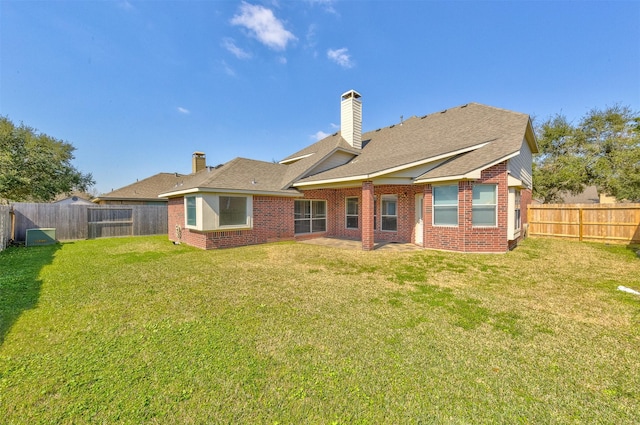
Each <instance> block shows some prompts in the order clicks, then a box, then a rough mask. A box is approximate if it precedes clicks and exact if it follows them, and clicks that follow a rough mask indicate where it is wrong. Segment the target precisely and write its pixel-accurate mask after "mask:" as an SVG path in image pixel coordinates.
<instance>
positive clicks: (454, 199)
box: [433, 183, 458, 226]
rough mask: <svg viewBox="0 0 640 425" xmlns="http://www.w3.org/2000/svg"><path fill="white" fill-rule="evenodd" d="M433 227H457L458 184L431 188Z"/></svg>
mask: <svg viewBox="0 0 640 425" xmlns="http://www.w3.org/2000/svg"><path fill="white" fill-rule="evenodd" d="M433 225H434V226H457V225H458V184H457V183H456V184H449V185H445V186H434V187H433Z"/></svg>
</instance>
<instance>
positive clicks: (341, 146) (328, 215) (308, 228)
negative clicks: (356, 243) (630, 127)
mask: <svg viewBox="0 0 640 425" xmlns="http://www.w3.org/2000/svg"><path fill="white" fill-rule="evenodd" d="M360 97H361V96H360V94H359V93H357V92H356V91H353V90H351V91H349V92H346V93H344V94H343V95H342V100H341V130H340V131H339V132H338V133H335V134H333V135H331V136H328V137H326V138H325V139H323V140H320V141H318V142H316V143H314V144H312V145H310V146H307V147H306V148H304V149H302V150H300V151H298V152H296V153H294V154H292V155H290V156H288V157H287V158H285V159H283V160H282V161H280V162H279V163H267V162H263V161H254V160H250V159H244V158H236V159H234V160H232V161H229V162H228V163H226V164H224V165H222V166H220V167H217V168H215V169H212V168H208V167H205V168H204V169H203V170H200V171H198V172H196V173H193V174H191V175H189V176H187V177H185V179H184V180H183V181H182V183H181V184H180V185H179V186H175V187H174V188H173V189H171V190H168V191H166V192H164V193H162V194H160V196H161V197H165V198H167V199H168V205H169V206H168V214H169V229H170V231H169V239H171V240H173V241H177V240H180V241H182V242H184V243H187V244H190V245H194V246H197V247H200V248H204V249H212V248H224V247H233V246H241V245H248V244H259V243H266V242H270V241H279V240H292V239H303V238H313V237H320V236H323V237H332V238H345V239H356V240H360V241H361V242H362V249H363V250H371V249H373V247H374V244H375V243H378V242H400V243H413V244H416V245H419V246H422V247H424V248H433V249H442V250H452V251H461V252H505V251H507V250H509V249H510V248H512V247H514V246H516V245H517V243H518V241H520V240H521V239H522V238H523V237H524V229H525V228H526V223H527V216H526V212H527V205H528V204H529V203H530V202H531V190H532V157H533V153H536V152H537V146H536V140H535V136H534V133H533V128H532V125H531V121H530V119H529V116H528V115H526V114H521V113H517V112H512V111H507V110H504V109H498V108H494V107H490V106H486V105H481V104H477V103H469V104H466V105H462V106H459V107H455V108H451V109H448V110H444V111H440V112H436V113H433V114H429V115H424V116H421V117H411V118H409V119H407V120H404V121H402V122H401V123H399V124H396V125H392V126H389V127H386V128H381V129H377V130H374V131H370V132H367V133H364V134H363V133H362V131H361V129H362V103H361V100H360ZM172 229H175V232H174V231H172Z"/></svg>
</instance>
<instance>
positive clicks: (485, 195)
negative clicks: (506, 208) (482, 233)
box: [472, 184, 498, 227]
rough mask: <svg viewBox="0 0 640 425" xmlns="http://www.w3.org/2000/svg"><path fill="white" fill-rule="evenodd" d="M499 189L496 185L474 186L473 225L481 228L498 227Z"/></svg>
mask: <svg viewBox="0 0 640 425" xmlns="http://www.w3.org/2000/svg"><path fill="white" fill-rule="evenodd" d="M497 192H498V187H497V186H496V185H495V184H476V185H474V186H473V203H472V224H473V225H474V226H479V227H495V226H496V225H497V214H496V212H497V198H498V196H497V195H498V194H497Z"/></svg>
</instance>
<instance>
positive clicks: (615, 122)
mask: <svg viewBox="0 0 640 425" xmlns="http://www.w3.org/2000/svg"><path fill="white" fill-rule="evenodd" d="M536 135H537V139H538V147H539V150H540V153H539V154H538V155H537V156H536V157H535V159H534V170H533V180H534V196H535V197H536V198H538V199H541V200H542V201H543V202H549V203H551V202H562V195H563V194H564V193H566V192H569V193H572V194H574V195H575V194H578V193H580V192H581V191H582V190H583V189H584V187H585V186H588V185H595V186H596V187H597V189H598V193H603V194H606V195H610V196H615V197H616V198H618V199H627V200H632V201H637V200H640V116H638V114H634V113H633V112H632V111H631V110H630V109H629V108H628V107H621V106H613V107H608V108H605V109H604V110H599V109H593V110H591V111H590V112H589V113H588V114H587V115H585V116H584V117H583V118H582V119H581V120H580V122H579V123H578V125H577V126H573V125H572V124H571V123H569V122H568V121H567V119H566V118H565V117H564V116H563V115H556V116H555V117H553V118H551V119H548V120H547V121H545V122H543V123H542V124H541V125H540V126H537V127H536Z"/></svg>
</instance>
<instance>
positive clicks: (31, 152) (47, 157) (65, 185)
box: [0, 116, 95, 202]
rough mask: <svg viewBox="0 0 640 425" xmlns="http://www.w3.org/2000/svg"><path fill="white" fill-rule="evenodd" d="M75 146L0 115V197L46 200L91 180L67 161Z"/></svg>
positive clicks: (85, 186) (82, 188) (85, 185)
mask: <svg viewBox="0 0 640 425" xmlns="http://www.w3.org/2000/svg"><path fill="white" fill-rule="evenodd" d="M74 150H75V147H73V145H71V144H70V143H67V142H64V141H61V140H57V139H55V138H53V137H50V136H47V135H46V134H42V133H38V132H37V131H36V130H34V129H33V128H30V127H27V126H25V125H23V124H21V125H20V126H16V125H14V124H13V123H12V122H11V121H10V120H9V119H8V118H7V117H2V116H0V199H4V200H8V201H14V202H19V201H36V202H47V201H51V200H53V199H54V198H55V197H56V196H57V195H59V194H62V193H70V192H72V191H74V190H78V191H86V190H88V189H89V188H90V187H91V186H92V185H93V184H94V183H95V182H94V181H93V177H92V175H91V174H83V173H81V172H80V171H78V170H77V169H76V168H75V167H74V166H73V165H71V160H73V159H74V156H73V151H74Z"/></svg>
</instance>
